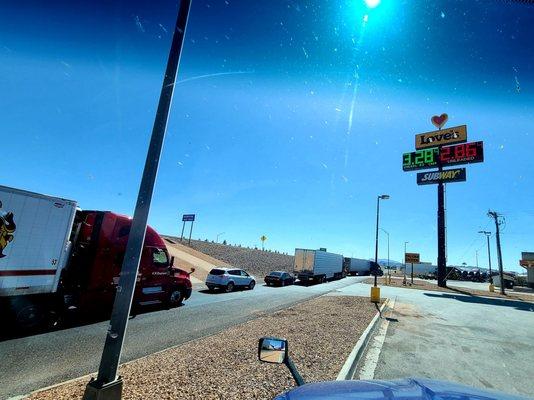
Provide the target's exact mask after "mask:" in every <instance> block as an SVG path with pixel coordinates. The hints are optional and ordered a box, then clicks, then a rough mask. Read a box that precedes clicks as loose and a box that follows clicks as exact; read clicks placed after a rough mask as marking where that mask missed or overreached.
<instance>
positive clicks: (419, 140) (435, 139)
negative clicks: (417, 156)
mask: <svg viewBox="0 0 534 400" xmlns="http://www.w3.org/2000/svg"><path fill="white" fill-rule="evenodd" d="M464 142H467V126H466V125H460V126H455V127H452V128H447V129H442V130H439V131H432V132H425V133H420V134H418V135H415V148H416V150H419V149H424V148H427V147H439V146H446V145H449V144H454V143H464Z"/></svg>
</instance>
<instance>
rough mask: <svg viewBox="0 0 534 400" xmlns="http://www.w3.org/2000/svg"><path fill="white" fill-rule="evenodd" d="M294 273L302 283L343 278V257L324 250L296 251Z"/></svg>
mask: <svg viewBox="0 0 534 400" xmlns="http://www.w3.org/2000/svg"><path fill="white" fill-rule="evenodd" d="M294 273H295V275H297V277H298V279H299V280H300V281H301V282H315V283H323V282H326V281H327V280H331V279H341V278H343V277H344V276H345V275H344V272H343V256H342V255H341V254H335V253H328V252H327V251H324V250H310V249H295V263H294Z"/></svg>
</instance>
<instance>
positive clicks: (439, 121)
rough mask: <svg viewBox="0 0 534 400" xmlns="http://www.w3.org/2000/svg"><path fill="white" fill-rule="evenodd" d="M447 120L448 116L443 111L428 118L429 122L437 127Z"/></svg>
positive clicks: (441, 126) (439, 127) (440, 126)
mask: <svg viewBox="0 0 534 400" xmlns="http://www.w3.org/2000/svg"><path fill="white" fill-rule="evenodd" d="M448 120H449V116H448V115H447V114H445V113H443V114H441V115H434V116H433V117H432V118H430V122H432V124H433V125H434V126H435V127H436V128H438V129H441V128H443V125H445V124H446V123H447V121H448Z"/></svg>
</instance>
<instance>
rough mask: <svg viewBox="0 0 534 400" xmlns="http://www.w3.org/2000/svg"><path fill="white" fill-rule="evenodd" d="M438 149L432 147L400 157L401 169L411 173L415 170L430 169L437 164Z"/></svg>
mask: <svg viewBox="0 0 534 400" xmlns="http://www.w3.org/2000/svg"><path fill="white" fill-rule="evenodd" d="M438 157H439V148H437V147H432V148H430V149H423V150H418V151H414V152H411V153H404V154H403V155H402V169H403V170H404V171H411V170H415V169H423V168H431V167H434V166H436V165H437V164H438Z"/></svg>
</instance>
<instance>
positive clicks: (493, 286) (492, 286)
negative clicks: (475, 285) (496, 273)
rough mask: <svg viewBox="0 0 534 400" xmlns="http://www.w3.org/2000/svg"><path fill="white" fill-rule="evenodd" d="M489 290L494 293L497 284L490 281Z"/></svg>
mask: <svg viewBox="0 0 534 400" xmlns="http://www.w3.org/2000/svg"><path fill="white" fill-rule="evenodd" d="M489 291H490V292H492V293H493V292H494V291H495V285H493V283H490V285H489Z"/></svg>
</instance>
